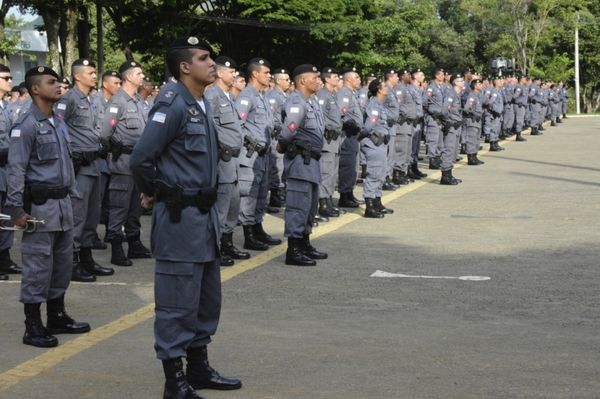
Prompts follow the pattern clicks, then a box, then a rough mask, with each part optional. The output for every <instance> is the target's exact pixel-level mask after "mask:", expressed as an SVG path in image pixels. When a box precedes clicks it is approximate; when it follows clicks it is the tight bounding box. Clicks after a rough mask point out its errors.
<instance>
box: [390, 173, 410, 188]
mask: <svg viewBox="0 0 600 399" xmlns="http://www.w3.org/2000/svg"><path fill="white" fill-rule="evenodd" d="M393 176H394V177H393V182H394V184H398V185H399V186H405V185H407V184H409V183H410V180H408V178H407V177H406V173H405V172H404V171H402V170H395V169H394V174H393Z"/></svg>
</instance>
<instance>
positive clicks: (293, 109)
mask: <svg viewBox="0 0 600 399" xmlns="http://www.w3.org/2000/svg"><path fill="white" fill-rule="evenodd" d="M299 113H300V107H291V108H290V114H299Z"/></svg>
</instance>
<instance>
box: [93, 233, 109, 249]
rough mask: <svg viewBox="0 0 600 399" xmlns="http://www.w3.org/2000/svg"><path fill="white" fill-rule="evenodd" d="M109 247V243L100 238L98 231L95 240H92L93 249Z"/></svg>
mask: <svg viewBox="0 0 600 399" xmlns="http://www.w3.org/2000/svg"><path fill="white" fill-rule="evenodd" d="M107 248H108V245H106V244H105V243H104V241H102V240H101V239H100V237H98V233H96V236H95V237H94V241H92V249H97V250H104V249H107Z"/></svg>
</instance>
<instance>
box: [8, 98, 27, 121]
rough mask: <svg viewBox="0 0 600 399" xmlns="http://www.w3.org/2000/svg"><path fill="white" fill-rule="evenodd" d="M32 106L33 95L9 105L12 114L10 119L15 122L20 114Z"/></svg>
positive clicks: (9, 111)
mask: <svg viewBox="0 0 600 399" xmlns="http://www.w3.org/2000/svg"><path fill="white" fill-rule="evenodd" d="M30 106H31V97H27V98H26V99H18V100H16V101H14V102H12V103H10V104H9V105H8V107H7V108H8V113H9V114H10V120H11V122H12V123H15V122H16V121H17V119H19V116H20V115H21V114H23V113H25V111H27V110H28V109H29V107H30Z"/></svg>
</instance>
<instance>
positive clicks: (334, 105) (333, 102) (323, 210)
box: [317, 67, 342, 217]
mask: <svg viewBox="0 0 600 399" xmlns="http://www.w3.org/2000/svg"><path fill="white" fill-rule="evenodd" d="M321 80H322V81H323V84H324V87H323V88H322V89H321V90H319V92H318V93H317V98H318V101H319V105H320V106H321V111H322V112H323V118H324V120H325V127H324V133H323V138H324V140H323V149H322V150H321V159H320V160H319V166H320V168H321V183H320V187H319V215H321V216H323V217H337V216H340V210H339V209H338V208H336V207H334V205H333V199H332V196H333V193H334V191H335V185H336V183H337V177H338V169H339V165H340V141H341V138H340V137H341V135H342V114H341V112H340V107H339V105H338V102H337V96H336V92H337V90H338V84H339V80H340V77H339V75H338V73H337V71H336V70H335V68H332V67H326V68H323V70H322V71H321Z"/></svg>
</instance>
